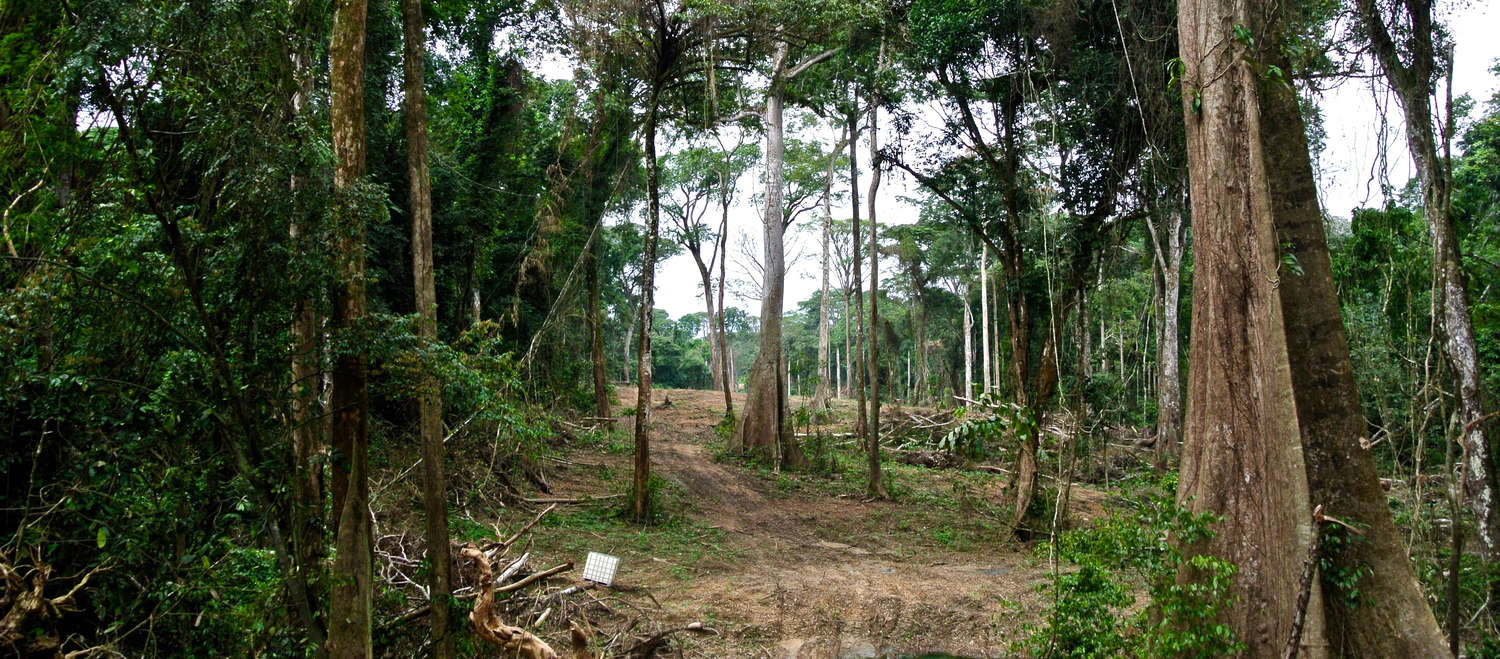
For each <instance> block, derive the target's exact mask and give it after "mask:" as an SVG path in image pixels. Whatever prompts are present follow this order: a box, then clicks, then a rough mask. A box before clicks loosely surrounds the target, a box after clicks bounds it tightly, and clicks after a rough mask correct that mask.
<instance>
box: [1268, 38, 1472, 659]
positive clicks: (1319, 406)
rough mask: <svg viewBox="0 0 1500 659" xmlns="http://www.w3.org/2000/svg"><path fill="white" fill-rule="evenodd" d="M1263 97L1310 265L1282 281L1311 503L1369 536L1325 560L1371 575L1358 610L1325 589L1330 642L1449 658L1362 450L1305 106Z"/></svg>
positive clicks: (1292, 230)
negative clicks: (1310, 153)
mask: <svg viewBox="0 0 1500 659" xmlns="http://www.w3.org/2000/svg"><path fill="white" fill-rule="evenodd" d="M1277 59H1280V58H1279V57H1278V58H1277ZM1283 66H1284V64H1283ZM1263 88H1264V90H1265V91H1264V94H1265V96H1264V97H1263V99H1262V102H1261V115H1260V132H1261V135H1262V139H1263V141H1264V145H1265V149H1264V155H1263V157H1264V159H1265V163H1266V164H1265V171H1266V173H1267V177H1268V180H1269V185H1270V189H1271V190H1275V191H1276V193H1275V195H1274V196H1273V200H1274V201H1273V202H1272V206H1271V212H1272V213H1273V214H1274V215H1275V222H1276V244H1278V245H1282V246H1283V249H1287V248H1289V249H1290V252H1291V256H1292V257H1293V258H1294V259H1295V261H1296V263H1297V264H1298V266H1299V267H1300V268H1301V274H1300V275H1298V274H1294V273H1289V272H1286V271H1285V269H1284V270H1283V272H1282V274H1281V277H1280V278H1279V281H1280V293H1281V309H1282V314H1283V318H1284V323H1285V327H1286V341H1287V351H1288V355H1289V359H1288V361H1289V363H1290V365H1291V375H1292V385H1293V389H1294V391H1295V394H1296V405H1297V419H1298V421H1299V425H1300V428H1301V438H1302V451H1303V457H1304V460H1305V461H1306V465H1307V483H1308V493H1309V497H1310V503H1311V505H1314V506H1322V507H1323V509H1324V512H1325V514H1327V515H1330V516H1333V517H1336V518H1338V519H1340V520H1343V521H1345V522H1349V523H1351V524H1354V525H1356V526H1358V527H1359V528H1361V529H1362V530H1363V538H1362V539H1361V541H1357V542H1349V543H1347V544H1346V545H1344V546H1342V547H1341V548H1340V550H1339V551H1338V553H1336V554H1331V555H1330V553H1328V552H1325V553H1324V555H1323V557H1324V559H1325V560H1329V561H1331V562H1332V563H1333V564H1334V565H1336V566H1338V567H1339V568H1341V569H1343V570H1346V571H1348V572H1349V573H1355V574H1358V573H1359V572H1360V571H1365V574H1364V575H1363V576H1362V578H1361V579H1360V580H1359V584H1358V588H1359V598H1360V600H1359V604H1358V605H1357V606H1356V607H1351V606H1349V605H1348V604H1346V603H1345V597H1344V594H1343V593H1341V592H1340V591H1339V585H1338V584H1336V583H1332V582H1330V581H1328V580H1326V579H1325V580H1324V582H1323V588H1324V590H1323V593H1324V595H1325V603H1324V607H1323V611H1324V615H1325V617H1326V623H1327V627H1326V634H1327V638H1328V640H1329V642H1330V643H1332V644H1333V647H1332V648H1331V650H1332V653H1333V654H1335V655H1338V656H1345V657H1393V658H1394V657H1435V656H1439V655H1440V654H1441V653H1442V652H1443V651H1444V649H1445V647H1446V642H1445V641H1444V639H1443V635H1442V632H1441V630H1439V629H1438V624H1437V619H1436V618H1434V617H1433V615H1432V609H1431V608H1430V607H1429V606H1428V604H1427V599H1426V597H1425V596H1424V595H1423V593H1422V589H1421V587H1420V586H1419V585H1418V583H1417V580H1416V577H1415V575H1414V574H1413V573H1412V570H1411V564H1410V562H1409V561H1408V559H1407V556H1406V549H1405V547H1404V546H1403V545H1402V542H1401V538H1400V536H1399V535H1397V531H1396V525H1395V522H1394V521H1393V520H1392V519H1391V511H1390V507H1389V505H1388V504H1387V502H1386V495H1385V492H1384V491H1383V490H1382V489H1381V487H1380V477H1379V474H1377V473H1376V470H1375V460H1374V458H1373V456H1372V455H1371V454H1370V451H1369V450H1368V449H1366V448H1364V447H1362V446H1361V445H1360V442H1361V440H1364V441H1368V439H1367V426H1366V424H1365V417H1364V411H1363V409H1361V407H1360V402H1359V391H1358V388H1357V386H1356V385H1355V380H1354V366H1353V364H1352V363H1351V362H1350V360H1349V343H1348V340H1347V339H1346V338H1345V334H1344V324H1343V318H1342V316H1341V315H1340V310H1339V300H1338V289H1337V287H1336V285H1335V284H1334V280H1333V270H1332V266H1331V264H1330V261H1329V254H1328V244H1327V242H1326V239H1325V238H1324V230H1323V221H1322V211H1321V209H1320V208H1319V206H1318V196H1317V195H1318V191H1317V187H1316V186H1315V185H1314V183H1313V169H1312V162H1311V160H1310V159H1309V158H1308V153H1307V138H1306V135H1305V133H1304V131H1303V127H1302V117H1301V114H1300V112H1299V111H1298V109H1297V97H1296V95H1295V94H1294V93H1293V92H1291V91H1290V90H1288V89H1286V88H1284V87H1277V86H1263Z"/></svg>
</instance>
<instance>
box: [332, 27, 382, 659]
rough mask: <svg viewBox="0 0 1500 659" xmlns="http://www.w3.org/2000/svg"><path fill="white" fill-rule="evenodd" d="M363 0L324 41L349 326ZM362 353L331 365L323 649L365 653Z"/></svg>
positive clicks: (361, 290) (357, 255)
mask: <svg viewBox="0 0 1500 659" xmlns="http://www.w3.org/2000/svg"><path fill="white" fill-rule="evenodd" d="M366 9H367V5H366V0H339V1H338V2H337V3H336V5H335V9H334V15H333V38H332V40H331V42H330V44H329V47H328V59H329V63H330V71H329V82H330V84H331V85H332V87H333V90H332V95H331V98H330V104H329V122H330V124H332V128H333V151H334V155H335V156H336V157H337V165H336V166H335V167H334V173H333V184H334V187H335V188H336V189H337V190H338V191H339V192H340V193H345V194H348V195H349V196H346V197H344V198H343V200H342V202H341V203H342V207H341V208H340V209H339V211H338V212H339V214H340V216H341V217H340V224H341V225H342V226H341V227H340V230H341V232H342V235H341V236H340V237H339V238H338V251H339V253H340V255H341V258H342V263H341V264H340V268H341V270H342V272H341V273H340V275H341V276H340V283H338V284H336V285H335V286H334V287H333V296H332V297H333V326H334V327H335V328H336V329H337V330H338V331H341V332H345V333H348V332H353V331H354V329H355V327H357V325H358V323H359V321H360V319H361V318H362V317H363V316H364V315H365V286H364V276H365V273H364V269H365V262H364V254H365V232H364V223H363V219H362V216H361V214H360V212H359V209H358V208H357V207H356V206H355V205H354V204H353V203H352V201H351V200H352V197H353V194H352V193H353V188H354V186H355V185H356V184H357V183H358V182H359V179H360V177H361V176H363V175H364V170H365V120H364V110H365V108H364V105H365V104H364V77H365V75H364V74H365V13H366ZM366 376H367V373H366V368H365V360H364V357H363V355H361V354H359V353H357V352H344V353H342V354H340V355H339V356H338V358H337V360H336V361H335V363H334V367H333V414H334V422H333V433H332V437H331V438H330V439H331V442H332V444H333V451H334V455H335V459H334V460H333V461H332V462H333V514H334V515H335V517H334V519H335V525H334V538H335V540H334V544H335V547H336V548H337V552H336V553H335V556H334V563H333V578H332V590H331V593H330V598H329V606H330V611H329V615H328V640H327V644H326V647H327V650H328V654H330V655H332V656H335V657H369V656H371V653H372V650H373V648H372V646H371V642H370V622H371V599H372V596H373V593H374V590H373V588H374V584H373V581H372V578H373V574H372V573H371V571H370V570H371V561H372V560H373V551H372V546H371V544H372V538H371V537H370V511H369V499H370V492H369V482H368V476H367V473H366V470H367V468H368V466H369V450H370V447H369V441H368V436H367V424H368V420H367V418H366V416H367V414H366V412H367V410H368V406H369V401H368V396H367V393H368V385H367V379H366Z"/></svg>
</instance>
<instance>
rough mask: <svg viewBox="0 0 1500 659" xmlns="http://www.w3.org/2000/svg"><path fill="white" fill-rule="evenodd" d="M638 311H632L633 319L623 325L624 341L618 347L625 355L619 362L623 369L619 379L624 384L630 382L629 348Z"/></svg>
mask: <svg viewBox="0 0 1500 659" xmlns="http://www.w3.org/2000/svg"><path fill="white" fill-rule="evenodd" d="M638 306H639V305H638ZM638 311H639V310H636V311H632V312H631V313H632V314H633V317H632V318H631V319H630V322H628V323H625V341H624V342H623V345H621V346H620V349H621V350H622V351H624V353H625V359H624V360H623V361H621V362H620V363H621V368H622V369H624V372H623V373H621V374H620V379H621V380H624V381H626V382H630V346H631V345H633V344H634V343H635V330H636V325H637V324H638V323H639V322H640V314H639V313H638Z"/></svg>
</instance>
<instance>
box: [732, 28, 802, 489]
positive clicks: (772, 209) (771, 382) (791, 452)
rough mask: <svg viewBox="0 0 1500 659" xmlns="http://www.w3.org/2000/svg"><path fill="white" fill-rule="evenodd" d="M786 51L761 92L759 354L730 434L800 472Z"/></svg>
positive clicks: (780, 48) (745, 447) (779, 52)
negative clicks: (789, 328) (793, 398)
mask: <svg viewBox="0 0 1500 659" xmlns="http://www.w3.org/2000/svg"><path fill="white" fill-rule="evenodd" d="M786 60H787V45H786V44H785V43H780V44H778V45H777V47H776V54H775V56H774V57H773V59H772V71H773V73H772V75H771V88H770V89H769V90H768V91H767V92H766V106H765V114H764V115H763V122H762V123H763V124H764V125H765V130H766V150H765V159H766V187H765V195H766V200H765V203H766V208H765V214H764V215H763V216H762V220H761V223H762V225H763V226H764V230H765V240H764V242H765V245H764V248H765V254H764V258H765V277H764V280H765V281H764V286H765V288H764V291H763V294H762V296H761V307H760V351H759V353H758V354H757V355H756V356H755V363H754V364H752V365H751V367H750V387H749V391H748V392H747V393H748V396H747V397H746V399H745V412H744V415H743V417H742V418H741V419H740V423H739V427H738V428H737V429H736V433H735V445H736V446H737V447H738V448H739V449H740V450H742V451H745V452H746V453H752V454H758V455H760V456H762V457H770V458H773V459H775V462H776V465H777V466H790V467H801V466H802V463H803V460H802V452H801V450H800V449H799V448H798V446H797V442H796V440H795V438H794V437H793V435H792V433H791V432H790V431H789V429H788V428H787V423H788V420H789V415H788V414H787V391H786V378H785V377H782V376H781V374H782V373H783V372H784V371H785V369H786V366H785V364H784V361H783V356H782V346H781V305H782V296H783V294H784V288H785V283H786V282H785V279H786V263H785V254H784V252H783V244H782V237H783V234H784V232H785V230H786V226H785V224H784V221H783V216H782V213H783V208H782V194H783V192H784V188H785V178H784V177H785V169H786V157H785V152H786V138H785V135H784V134H783V126H782V103H783V100H784V96H785V93H786V90H785V84H786V81H785V79H784V77H783V76H784V75H785V73H786Z"/></svg>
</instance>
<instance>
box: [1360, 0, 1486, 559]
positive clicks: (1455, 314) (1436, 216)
mask: <svg viewBox="0 0 1500 659" xmlns="http://www.w3.org/2000/svg"><path fill="white" fill-rule="evenodd" d="M1355 7H1356V10H1357V13H1358V15H1359V24H1360V28H1361V29H1362V30H1363V31H1364V36H1365V38H1366V39H1367V40H1368V41H1369V43H1370V46H1371V50H1372V51H1373V53H1374V57H1375V59H1376V61H1377V62H1379V63H1380V68H1381V70H1383V71H1384V72H1385V78H1386V80H1387V81H1388V82H1389V83H1390V85H1391V88H1392V89H1393V90H1394V91H1395V92H1396V98H1397V99H1399V100H1400V102H1401V107H1402V109H1403V110H1404V111H1405V119H1406V146H1407V149H1408V150H1409V151H1410V152H1411V158H1412V161H1413V162H1415V163H1416V165H1417V170H1418V172H1419V175H1420V176H1421V180H1422V214H1423V215H1424V216H1426V218H1427V228H1428V231H1429V232H1430V234H1431V236H1432V252H1433V259H1432V267H1433V278H1434V279H1435V280H1436V281H1435V286H1436V287H1437V290H1438V292H1439V295H1438V297H1437V303H1438V305H1439V306H1438V317H1439V318H1440V319H1441V322H1439V323H1438V328H1439V331H1440V335H1441V337H1442V345H1443V357H1444V359H1445V361H1446V362H1447V364H1448V368H1449V370H1451V371H1452V372H1453V379H1454V389H1455V393H1456V397H1457V399H1458V420H1457V422H1458V424H1459V429H1460V434H1461V435H1462V440H1461V441H1462V442H1463V449H1464V454H1465V459H1464V467H1465V470H1464V491H1465V496H1464V498H1465V500H1467V501H1468V504H1469V508H1470V509H1471V510H1472V511H1473V513H1474V518H1475V520H1476V522H1477V526H1478V531H1479V546H1480V548H1481V553H1482V554H1483V555H1484V557H1485V560H1487V561H1495V560H1497V559H1500V500H1497V499H1496V497H1497V492H1500V474H1497V473H1496V468H1497V462H1496V456H1495V453H1496V445H1495V442H1496V440H1495V433H1494V432H1492V431H1491V426H1492V425H1493V424H1492V423H1491V422H1489V421H1486V418H1487V417H1486V408H1487V404H1486V401H1485V391H1484V382H1483V376H1482V374H1481V373H1480V368H1479V348H1478V345H1477V343H1476V340H1475V335H1474V320H1473V317H1472V315H1471V312H1470V309H1469V291H1468V282H1467V281H1466V279H1467V275H1466V274H1465V273H1464V268H1463V257H1462V255H1461V254H1460V253H1459V236H1458V232H1457V231H1456V230H1455V228H1454V226H1453V218H1452V216H1451V214H1450V211H1451V209H1452V190H1451V187H1452V169H1451V165H1450V164H1449V163H1448V162H1447V161H1448V155H1449V154H1448V151H1449V146H1448V144H1449V142H1450V140H1451V138H1452V135H1451V131H1452V117H1451V115H1452V112H1451V109H1452V108H1451V103H1452V101H1451V99H1450V101H1449V109H1450V112H1449V115H1450V117H1449V120H1448V126H1449V128H1447V129H1446V130H1447V131H1448V132H1447V133H1444V134H1441V135H1440V134H1439V133H1438V132H1437V131H1436V130H1435V129H1434V123H1436V119H1435V117H1434V113H1433V107H1432V95H1433V89H1434V87H1435V86H1436V83H1437V76H1438V75H1439V74H1440V73H1441V72H1442V68H1440V66H1439V65H1440V64H1441V63H1442V62H1441V61H1440V60H1439V57H1442V56H1443V55H1442V53H1440V52H1439V49H1441V48H1442V47H1443V44H1442V43H1441V41H1438V37H1439V29H1440V28H1439V26H1436V25H1434V24H1433V22H1432V2H1431V0H1405V1H1403V2H1402V3H1400V4H1399V5H1398V6H1397V8H1396V9H1395V10H1394V11H1395V14H1394V15H1392V16H1390V17H1388V16H1387V15H1386V14H1385V13H1384V12H1383V11H1382V9H1381V8H1380V7H1379V6H1377V5H1376V3H1375V0H1357V2H1356V3H1355ZM1403 57H1404V58H1405V61H1403ZM1446 57H1447V63H1446V64H1447V68H1449V69H1451V68H1452V66H1453V62H1452V50H1451V49H1450V50H1449V51H1448V53H1447V55H1446ZM1449 95H1450V96H1451V95H1452V83H1451V82H1450V83H1449ZM1439 146H1441V147H1442V148H1443V152H1444V154H1443V156H1441V157H1440V156H1439V154H1438V148H1439Z"/></svg>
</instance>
